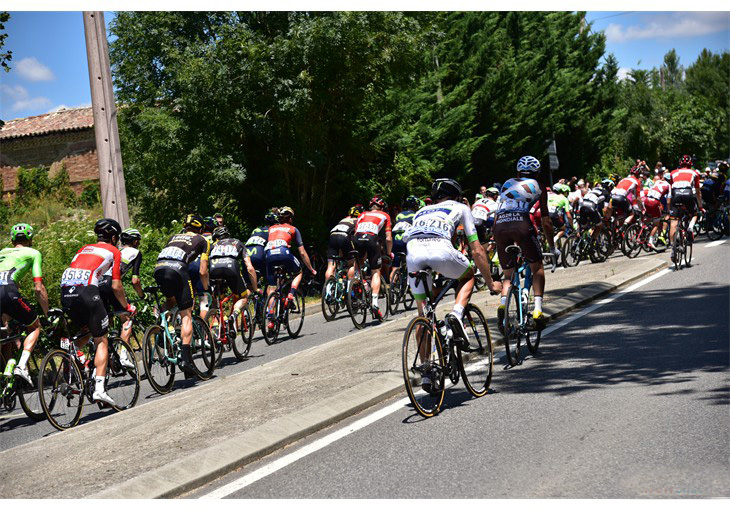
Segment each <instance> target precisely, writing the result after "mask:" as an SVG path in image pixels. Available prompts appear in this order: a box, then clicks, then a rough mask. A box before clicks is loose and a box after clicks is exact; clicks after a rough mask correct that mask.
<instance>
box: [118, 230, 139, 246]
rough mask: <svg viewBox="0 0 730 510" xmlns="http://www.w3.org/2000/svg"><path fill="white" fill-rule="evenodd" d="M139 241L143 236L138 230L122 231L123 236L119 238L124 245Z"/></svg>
mask: <svg viewBox="0 0 730 510" xmlns="http://www.w3.org/2000/svg"><path fill="white" fill-rule="evenodd" d="M139 239H142V234H140V233H139V230H137V229H136V228H127V229H125V230H122V235H120V236H119V240H120V241H121V242H122V244H129V243H131V242H133V241H137V240H139Z"/></svg>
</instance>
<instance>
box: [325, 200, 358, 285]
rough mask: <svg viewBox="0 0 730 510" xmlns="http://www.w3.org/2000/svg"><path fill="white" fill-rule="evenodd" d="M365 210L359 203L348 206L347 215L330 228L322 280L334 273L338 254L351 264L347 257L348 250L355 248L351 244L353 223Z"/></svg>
mask: <svg viewBox="0 0 730 510" xmlns="http://www.w3.org/2000/svg"><path fill="white" fill-rule="evenodd" d="M364 210H365V207H364V206H363V205H361V204H357V205H354V206H352V207H350V210H349V211H348V213H347V216H345V217H344V218H342V219H341V220H340V222H339V223H338V224H337V225H335V226H334V227H332V230H330V237H329V240H328V241H327V271H325V274H324V281H325V282H326V281H327V280H328V279H329V277H330V276H332V275H333V274H335V269H336V268H337V264H335V259H334V258H335V257H337V256H340V257H343V258H345V259H347V263H348V264H349V265H352V262H353V261H352V260H351V259H349V257H350V252H351V251H352V250H354V249H355V247H354V245H353V244H352V239H353V235H354V234H355V223H357V218H358V216H360V214H361V213H362V212H363V211H364Z"/></svg>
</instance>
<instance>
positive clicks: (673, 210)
mask: <svg viewBox="0 0 730 510" xmlns="http://www.w3.org/2000/svg"><path fill="white" fill-rule="evenodd" d="M682 209H686V210H687V212H688V213H689V215H690V216H694V215H695V214H696V213H697V201H696V200H695V196H694V195H693V194H692V191H691V190H689V189H687V190H686V191H685V190H681V189H680V190H672V206H671V207H670V210H669V214H670V215H671V216H672V218H679V217H680V216H681V215H682Z"/></svg>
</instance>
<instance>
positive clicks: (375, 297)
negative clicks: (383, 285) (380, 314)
mask: <svg viewBox="0 0 730 510" xmlns="http://www.w3.org/2000/svg"><path fill="white" fill-rule="evenodd" d="M373 306H375V307H377V306H378V295H377V294H373Z"/></svg>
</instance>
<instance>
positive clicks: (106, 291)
mask: <svg viewBox="0 0 730 510" xmlns="http://www.w3.org/2000/svg"><path fill="white" fill-rule="evenodd" d="M99 294H100V295H101V300H102V301H103V302H104V306H105V307H106V309H107V311H108V312H109V313H124V312H126V311H127V310H126V309H125V308H124V307H123V306H122V304H121V303H120V302H119V300H118V299H117V296H115V295H114V291H113V290H112V277H111V276H104V277H102V278H101V280H99Z"/></svg>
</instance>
